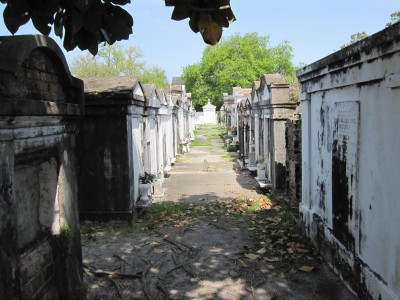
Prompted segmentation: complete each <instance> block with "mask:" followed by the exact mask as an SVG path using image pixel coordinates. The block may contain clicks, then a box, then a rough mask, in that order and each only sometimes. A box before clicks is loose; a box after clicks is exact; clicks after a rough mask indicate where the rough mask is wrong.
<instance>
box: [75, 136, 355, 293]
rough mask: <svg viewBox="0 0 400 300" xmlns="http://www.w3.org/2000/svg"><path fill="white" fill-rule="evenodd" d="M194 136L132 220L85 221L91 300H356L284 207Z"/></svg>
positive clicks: (210, 142) (211, 142) (213, 145)
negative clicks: (157, 195)
mask: <svg viewBox="0 0 400 300" xmlns="http://www.w3.org/2000/svg"><path fill="white" fill-rule="evenodd" d="M200 133H201V134H202V136H200V137H199V138H198V139H197V141H196V142H197V144H201V145H203V146H198V147H197V146H196V147H194V148H193V149H192V151H191V152H190V153H188V154H185V155H184V156H183V157H181V158H180V159H179V160H178V162H177V164H176V166H175V167H174V168H173V172H172V175H171V177H170V178H168V179H167V180H166V181H165V182H164V187H165V195H164V197H163V198H162V199H158V200H157V201H158V203H154V204H153V205H152V207H151V208H150V209H149V211H148V212H147V213H146V214H144V215H143V217H142V218H141V219H140V220H139V222H138V223H136V224H132V225H128V224H126V223H122V222H121V223H118V222H114V223H88V222H86V223H83V224H82V244H83V248H82V249H83V262H84V266H85V274H84V275H85V276H84V279H85V283H86V285H87V289H88V298H89V299H150V300H153V299H355V298H353V296H352V295H351V294H350V293H349V292H348V290H347V289H346V288H345V287H344V285H343V284H342V283H341V282H340V281H339V280H338V278H337V277H336V276H335V275H334V274H333V273H332V272H331V271H330V270H329V269H328V268H327V267H326V266H325V265H324V264H323V262H322V261H321V259H320V257H319V256H318V253H316V252H315V250H314V249H313V248H312V247H310V245H308V244H307V241H306V239H305V238H304V237H303V236H302V235H301V234H300V231H299V230H298V228H297V225H296V217H295V216H296V214H293V211H292V210H291V208H288V207H286V206H285V204H284V202H280V201H279V198H274V197H272V196H269V197H266V196H264V195H262V194H261V191H257V190H256V189H255V187H256V182H255V181H254V179H253V178H252V176H251V175H250V174H249V173H248V172H246V171H245V170H240V169H239V168H238V167H237V165H236V164H235V163H234V162H233V161H232V160H231V158H232V157H228V156H227V153H226V152H225V151H223V150H222V149H221V145H220V142H219V140H218V139H217V138H215V136H214V135H212V134H211V135H210V129H208V130H206V131H202V132H200ZM206 134H207V135H208V139H206V138H205V136H206ZM203 135H204V136H203ZM271 199H272V200H271Z"/></svg>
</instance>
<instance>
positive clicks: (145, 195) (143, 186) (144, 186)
mask: <svg viewBox="0 0 400 300" xmlns="http://www.w3.org/2000/svg"><path fill="white" fill-rule="evenodd" d="M150 186H151V183H140V184H139V195H140V201H143V202H148V201H150V198H149V190H150Z"/></svg>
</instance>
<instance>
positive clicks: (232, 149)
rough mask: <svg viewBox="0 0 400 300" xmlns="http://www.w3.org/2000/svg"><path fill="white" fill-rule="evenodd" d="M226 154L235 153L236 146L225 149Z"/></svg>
mask: <svg viewBox="0 0 400 300" xmlns="http://www.w3.org/2000/svg"><path fill="white" fill-rule="evenodd" d="M226 151H227V152H236V146H235V145H228V147H227V148H226Z"/></svg>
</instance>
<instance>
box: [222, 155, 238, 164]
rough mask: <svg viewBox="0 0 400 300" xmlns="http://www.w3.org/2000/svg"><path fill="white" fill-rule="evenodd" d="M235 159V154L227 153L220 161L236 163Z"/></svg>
mask: <svg viewBox="0 0 400 300" xmlns="http://www.w3.org/2000/svg"><path fill="white" fill-rule="evenodd" d="M236 159H237V156H236V155H235V154H232V153H228V154H225V155H224V156H222V161H232V162H234V161H236Z"/></svg>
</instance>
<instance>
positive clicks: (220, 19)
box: [165, 0, 236, 45]
mask: <svg viewBox="0 0 400 300" xmlns="http://www.w3.org/2000/svg"><path fill="white" fill-rule="evenodd" d="M165 5H166V6H174V7H175V8H174V11H173V12H172V17H171V18H172V19H173V20H176V21H181V20H184V19H186V18H189V19H190V20H189V26H190V28H191V29H192V30H193V32H195V33H198V32H200V33H201V35H202V37H203V40H204V42H205V43H207V44H209V45H215V44H217V43H218V42H219V40H220V39H221V36H222V27H229V24H230V23H232V22H233V21H235V20H236V19H235V15H234V14H233V12H232V9H231V6H230V0H165Z"/></svg>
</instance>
